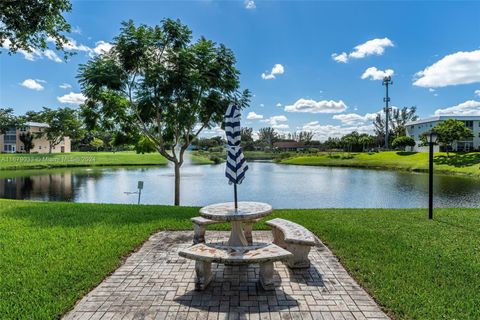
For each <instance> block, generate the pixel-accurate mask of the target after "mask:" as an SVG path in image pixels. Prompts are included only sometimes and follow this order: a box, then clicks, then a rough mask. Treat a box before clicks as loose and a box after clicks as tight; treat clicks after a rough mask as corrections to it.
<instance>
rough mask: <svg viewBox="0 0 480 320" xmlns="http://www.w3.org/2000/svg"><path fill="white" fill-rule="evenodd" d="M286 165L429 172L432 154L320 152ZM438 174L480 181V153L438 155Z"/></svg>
mask: <svg viewBox="0 0 480 320" xmlns="http://www.w3.org/2000/svg"><path fill="white" fill-rule="evenodd" d="M280 163H282V164H290V165H305V166H328V167H352V168H366V169H383V170H404V171H412V172H428V153H426V152H396V151H385V152H378V153H320V154H318V155H312V156H309V155H306V156H297V157H292V158H289V159H285V160H282V161H281V162H280ZM434 171H435V173H440V174H457V175H466V176H472V177H475V178H480V153H479V152H470V153H450V154H449V156H447V154H446V153H445V152H438V153H435V157H434Z"/></svg>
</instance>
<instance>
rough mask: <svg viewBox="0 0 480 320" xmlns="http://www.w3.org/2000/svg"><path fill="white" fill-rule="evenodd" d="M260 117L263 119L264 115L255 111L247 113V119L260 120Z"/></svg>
mask: <svg viewBox="0 0 480 320" xmlns="http://www.w3.org/2000/svg"><path fill="white" fill-rule="evenodd" d="M259 119H263V115H261V114H256V113H255V112H253V111H250V112H249V113H248V115H247V120H259Z"/></svg>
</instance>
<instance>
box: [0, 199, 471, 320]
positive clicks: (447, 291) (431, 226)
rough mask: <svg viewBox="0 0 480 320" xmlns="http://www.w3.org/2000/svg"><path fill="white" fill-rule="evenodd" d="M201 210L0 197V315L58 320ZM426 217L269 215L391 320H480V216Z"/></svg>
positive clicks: (342, 212)
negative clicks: (313, 238) (292, 225)
mask: <svg viewBox="0 0 480 320" xmlns="http://www.w3.org/2000/svg"><path fill="white" fill-rule="evenodd" d="M197 212H198V208H192V207H177V208H176V207H169V206H130V205H99V204H73V203H46V202H45V203H43V202H29V201H10V200H0V274H1V275H2V276H1V277H0V314H1V315H2V316H3V317H4V318H8V319H33V318H37V319H52V318H59V317H60V316H61V315H62V314H64V313H65V312H66V311H68V310H69V309H71V308H72V307H73V305H74V303H75V301H76V300H78V299H79V298H80V297H82V296H83V295H84V294H86V293H87V292H88V291H89V290H90V289H92V288H93V287H94V286H95V285H96V284H98V283H99V282H100V281H101V280H102V279H103V278H104V277H105V276H106V275H108V274H109V273H110V272H112V271H113V270H114V269H115V268H116V267H118V266H119V265H120V263H121V261H122V257H124V256H125V255H127V254H128V253H130V252H131V251H132V250H134V249H135V248H136V247H138V246H139V245H140V244H141V243H142V242H143V241H145V240H146V239H147V238H148V236H149V235H150V234H152V233H153V232H155V231H158V230H190V229H191V228H192V226H191V224H190V221H189V218H190V217H193V216H195V215H196V214H197ZM425 216H426V210H425V209H401V210H393V209H392V210H387V209H318V210H276V211H275V212H274V214H273V215H272V216H270V217H269V218H273V217H283V218H286V219H289V220H292V221H296V222H298V223H300V224H302V225H304V226H305V227H307V228H308V229H310V230H311V231H313V232H314V233H315V234H316V235H318V236H319V237H320V238H321V239H322V240H323V241H324V242H325V243H326V244H327V245H328V246H329V247H330V248H331V249H332V250H333V251H334V253H335V254H337V256H338V257H339V258H340V260H341V262H342V263H343V264H344V265H345V266H346V268H347V269H348V270H349V272H350V273H351V274H352V275H353V276H354V277H355V278H356V279H357V280H358V281H359V282H360V283H361V284H362V285H363V286H364V287H365V288H366V289H367V290H368V291H369V292H370V293H371V294H372V295H373V296H374V298H375V299H376V300H377V301H378V302H379V303H380V304H381V305H382V306H383V307H384V308H385V309H386V310H388V312H389V313H390V314H391V315H393V316H394V317H395V318H398V319H479V318H480V306H479V302H480V290H479V288H480V232H479V230H480V210H479V209H438V210H436V211H435V219H434V220H433V221H428V220H427V219H426V217H425ZM215 227H216V228H219V229H221V228H227V227H228V226H227V225H218V226H215ZM256 227H257V228H260V229H267V227H266V225H265V224H263V223H261V224H258V225H256Z"/></svg>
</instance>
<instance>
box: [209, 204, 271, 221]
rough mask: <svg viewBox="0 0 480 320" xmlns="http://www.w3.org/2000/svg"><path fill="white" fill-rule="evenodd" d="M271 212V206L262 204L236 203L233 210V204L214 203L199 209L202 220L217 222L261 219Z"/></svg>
mask: <svg viewBox="0 0 480 320" xmlns="http://www.w3.org/2000/svg"><path fill="white" fill-rule="evenodd" d="M271 212H272V206H271V205H269V204H268V203H263V202H250V201H240V202H238V208H237V209H235V204H234V203H233V202H226V203H216V204H212V205H209V206H206V207H203V208H201V209H200V215H201V216H202V217H204V218H207V219H211V220H217V221H249V220H254V219H258V218H263V217H265V216H267V215H269V214H270V213H271Z"/></svg>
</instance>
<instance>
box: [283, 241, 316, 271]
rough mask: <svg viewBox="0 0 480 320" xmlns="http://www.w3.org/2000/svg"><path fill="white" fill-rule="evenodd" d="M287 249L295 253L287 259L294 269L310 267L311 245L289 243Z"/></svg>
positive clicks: (288, 264)
mask: <svg viewBox="0 0 480 320" xmlns="http://www.w3.org/2000/svg"><path fill="white" fill-rule="evenodd" d="M285 249H287V250H288V251H290V252H291V253H293V257H292V258H290V259H288V260H287V266H289V267H290V268H292V269H296V268H308V267H310V260H309V259H308V253H309V252H310V246H305V245H299V244H287V246H286V248H285Z"/></svg>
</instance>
